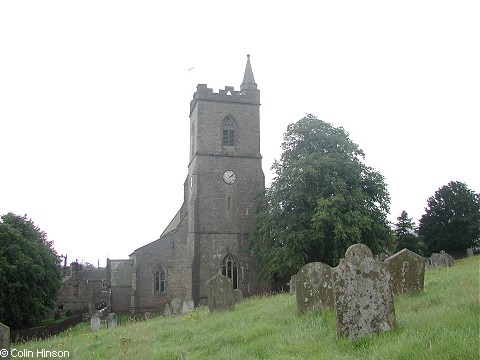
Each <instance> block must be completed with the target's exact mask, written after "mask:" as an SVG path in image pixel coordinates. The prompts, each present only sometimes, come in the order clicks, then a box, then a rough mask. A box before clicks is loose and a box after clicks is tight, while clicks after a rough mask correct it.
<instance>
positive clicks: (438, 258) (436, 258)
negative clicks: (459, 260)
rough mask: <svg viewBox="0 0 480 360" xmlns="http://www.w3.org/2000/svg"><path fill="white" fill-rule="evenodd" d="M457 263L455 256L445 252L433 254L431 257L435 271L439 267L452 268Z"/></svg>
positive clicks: (431, 264) (431, 263)
mask: <svg viewBox="0 0 480 360" xmlns="http://www.w3.org/2000/svg"><path fill="white" fill-rule="evenodd" d="M454 263H455V261H454V259H453V256H452V255H450V254H448V253H446V252H445V251H443V250H442V251H440V253H439V254H438V253H432V255H431V256H430V266H431V267H432V268H433V269H435V268H438V267H451V266H453V265H454Z"/></svg>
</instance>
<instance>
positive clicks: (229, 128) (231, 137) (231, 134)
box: [222, 115, 235, 146]
mask: <svg viewBox="0 0 480 360" xmlns="http://www.w3.org/2000/svg"><path fill="white" fill-rule="evenodd" d="M222 145H223V146H235V119H234V118H233V116H231V115H227V116H226V117H225V118H224V119H223V121H222Z"/></svg>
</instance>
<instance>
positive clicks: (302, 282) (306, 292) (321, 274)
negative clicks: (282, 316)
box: [295, 262, 334, 314]
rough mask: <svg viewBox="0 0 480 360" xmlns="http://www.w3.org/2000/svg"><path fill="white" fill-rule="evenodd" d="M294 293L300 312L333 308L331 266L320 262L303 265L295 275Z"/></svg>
mask: <svg viewBox="0 0 480 360" xmlns="http://www.w3.org/2000/svg"><path fill="white" fill-rule="evenodd" d="M295 295H296V298H297V310H298V312H299V313H300V314H303V313H305V312H307V311H309V310H314V309H322V308H323V309H327V308H330V309H333V307H334V298H333V286H332V267H331V266H330V265H327V264H324V263H321V262H313V263H309V264H306V265H304V266H303V267H302V268H301V269H300V270H299V271H298V273H297V276H296V280H295Z"/></svg>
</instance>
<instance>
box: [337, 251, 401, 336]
mask: <svg viewBox="0 0 480 360" xmlns="http://www.w3.org/2000/svg"><path fill="white" fill-rule="evenodd" d="M332 278H333V292H334V296H335V312H336V317H337V334H338V336H339V337H348V338H350V339H357V338H360V337H364V336H369V335H372V334H376V333H378V332H380V331H388V330H392V329H394V328H395V324H396V320H395V310H394V305H393V294H392V289H391V284H390V273H389V272H388V269H387V265H386V264H384V263H383V262H382V261H380V260H375V259H374V258H373V254H372V252H371V250H370V249H369V248H368V246H366V245H363V244H355V245H352V246H350V247H349V248H348V249H347V251H346V252H345V258H344V259H342V260H340V264H339V265H338V266H337V267H335V268H333V269H332Z"/></svg>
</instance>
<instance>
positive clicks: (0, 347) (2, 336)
mask: <svg viewBox="0 0 480 360" xmlns="http://www.w3.org/2000/svg"><path fill="white" fill-rule="evenodd" d="M0 355H1V356H0V357H1V358H2V359H10V328H9V327H8V326H7V325H4V324H2V323H0Z"/></svg>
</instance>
